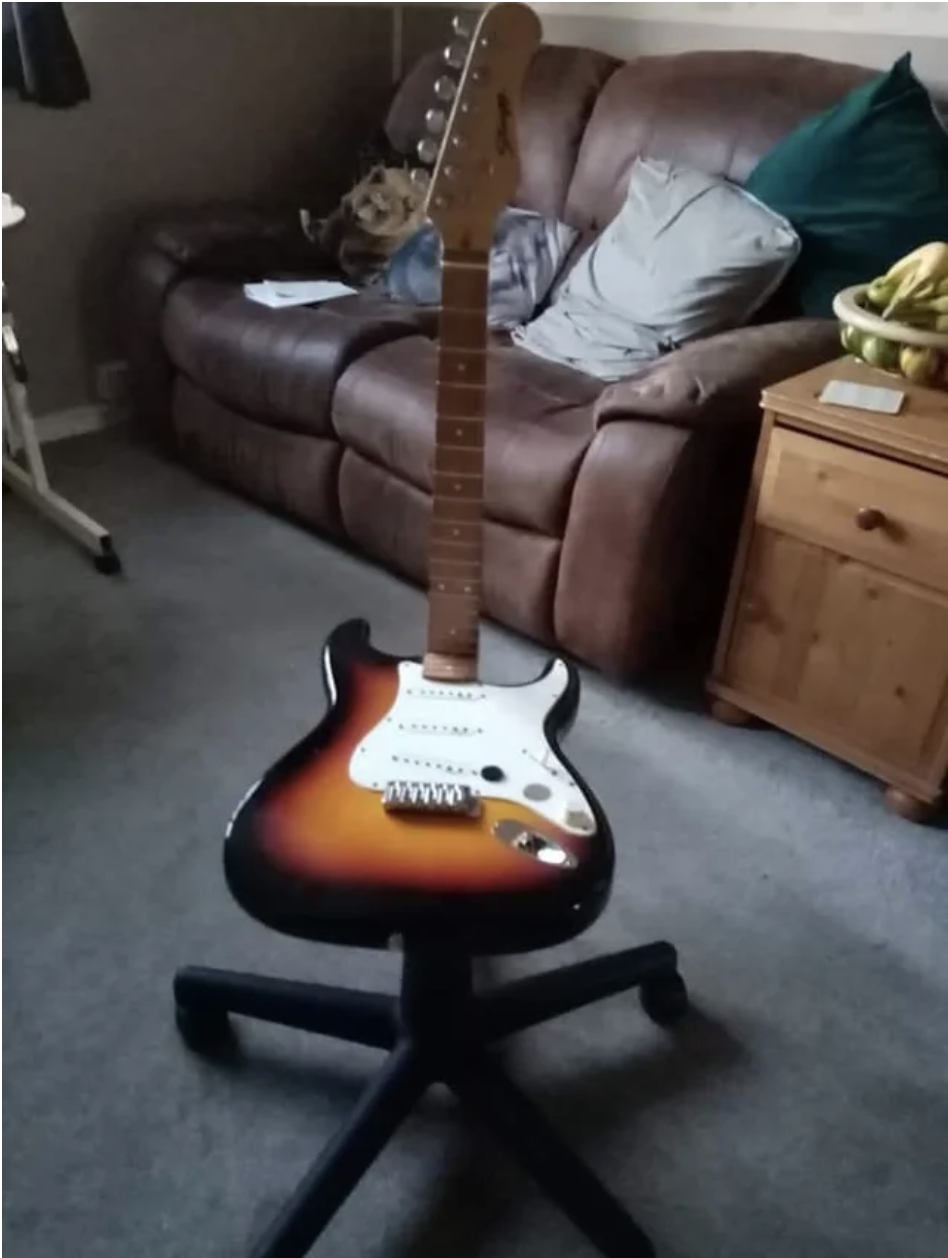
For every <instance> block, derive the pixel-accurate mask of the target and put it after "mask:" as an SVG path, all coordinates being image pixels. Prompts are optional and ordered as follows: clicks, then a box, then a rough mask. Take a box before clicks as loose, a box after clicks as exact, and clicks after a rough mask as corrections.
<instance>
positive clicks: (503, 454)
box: [333, 337, 602, 537]
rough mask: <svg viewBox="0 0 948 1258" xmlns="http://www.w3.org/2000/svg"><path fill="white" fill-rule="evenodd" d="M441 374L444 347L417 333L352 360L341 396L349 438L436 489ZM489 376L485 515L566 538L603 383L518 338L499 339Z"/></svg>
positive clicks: (336, 416)
mask: <svg viewBox="0 0 948 1258" xmlns="http://www.w3.org/2000/svg"><path fill="white" fill-rule="evenodd" d="M436 376H437V347H436V346H435V345H434V344H432V343H431V342H430V341H427V340H425V339H424V338H422V337H410V338H406V339H404V340H401V341H397V342H394V343H390V344H388V345H383V346H381V347H379V348H378V349H375V350H373V351H371V352H370V353H367V354H364V355H363V356H362V357H361V358H360V359H359V360H358V361H357V362H355V363H353V365H352V366H351V367H350V368H349V369H348V370H347V371H346V372H345V374H344V375H343V376H342V378H341V379H340V381H339V384H338V386H337V388H336V393H335V398H334V401H333V423H334V425H335V429H336V432H337V433H338V435H339V437H340V439H341V440H342V441H343V443H344V444H345V445H347V446H350V447H351V448H352V449H353V450H357V451H358V452H359V453H360V454H362V455H364V456H365V457H366V458H367V459H370V460H371V461H372V462H373V463H375V464H377V465H378V466H380V467H384V468H387V469H388V470H389V471H391V472H394V473H395V474H396V475H397V476H399V477H401V478H402V479H403V480H405V481H408V482H409V483H410V484H412V485H415V486H416V487H418V488H419V489H424V490H425V491H426V492H429V493H430V491H431V467H432V462H433V458H434V426H435V380H436ZM487 378H488V384H487V402H486V413H485V423H486V428H485V442H484V444H485V464H486V475H485V480H484V493H485V510H486V514H487V516H488V517H489V518H490V519H493V520H499V521H502V522H504V523H508V524H515V525H518V526H520V527H521V528H529V529H534V530H536V531H537V532H541V533H547V534H549V535H550V536H553V537H559V536H561V535H562V531H563V528H564V526H565V520H566V514H567V511H568V508H569V497H570V493H571V491H572V486H573V481H574V480H575V478H576V474H577V472H578V470H579V466H580V463H581V462H582V458H583V454H584V453H585V450H586V447H587V446H588V444H589V442H590V440H591V439H592V437H593V434H594V422H593V407H594V405H595V402H596V399H597V398H598V396H599V393H600V391H601V388H602V386H601V384H600V383H599V381H598V380H593V379H592V378H591V377H588V376H583V375H580V374H579V373H578V372H575V371H571V370H570V369H569V368H567V367H560V366H557V365H556V364H555V363H547V362H544V361H542V360H541V359H538V358H534V357H533V356H532V355H530V354H526V353H524V352H523V351H522V350H518V349H516V348H514V347H513V346H493V347H492V348H491V351H490V359H489V364H488V377H487Z"/></svg>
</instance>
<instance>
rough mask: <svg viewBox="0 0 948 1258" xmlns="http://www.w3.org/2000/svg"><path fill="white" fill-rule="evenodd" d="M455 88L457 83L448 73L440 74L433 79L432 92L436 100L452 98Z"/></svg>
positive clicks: (455, 91)
mask: <svg viewBox="0 0 948 1258" xmlns="http://www.w3.org/2000/svg"><path fill="white" fill-rule="evenodd" d="M457 90H458V85H457V83H455V81H454V79H452V78H451V77H450V76H449V75H447V74H442V76H441V78H440V79H435V85H434V94H435V96H437V98H438V100H444V101H449V100H454V98H455V96H456V95H457Z"/></svg>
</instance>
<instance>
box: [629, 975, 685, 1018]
mask: <svg viewBox="0 0 948 1258" xmlns="http://www.w3.org/2000/svg"><path fill="white" fill-rule="evenodd" d="M639 1000H640V1002H641V1004H642V1008H643V1009H644V1010H645V1012H646V1013H647V1014H648V1016H649V1017H650V1018H651V1019H652V1021H653V1022H654V1023H655V1024H656V1025H657V1026H674V1024H675V1023H676V1022H679V1021H681V1019H682V1018H683V1017H684V1016H685V1014H686V1013H687V1012H688V1009H689V1005H690V1002H689V1000H688V988H687V987H686V986H685V980H684V979H683V978H682V977H681V975H680V974H679V973H678V971H677V970H672V971H671V973H669V974H661V975H658V976H657V977H656V978H650V979H649V980H648V982H646V983H643V984H642V986H641V987H640V988H639Z"/></svg>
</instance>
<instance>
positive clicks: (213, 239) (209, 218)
mask: <svg viewBox="0 0 948 1258" xmlns="http://www.w3.org/2000/svg"><path fill="white" fill-rule="evenodd" d="M138 243H139V246H141V245H145V246H146V247H147V246H149V245H150V246H151V247H152V248H154V249H157V250H158V252H159V253H161V254H163V255H164V256H165V257H166V258H167V259H168V260H169V261H170V262H172V263H174V264H175V265H176V266H178V267H180V268H181V269H183V270H187V271H192V272H195V271H197V272H201V273H204V274H208V273H213V274H225V275H238V276H240V277H252V276H254V275H260V276H263V275H266V274H273V273H278V272H287V271H295V272H300V271H302V272H311V273H320V274H335V273H336V272H338V269H339V268H338V264H337V263H336V261H335V259H333V258H332V257H331V256H330V255H329V254H327V253H326V252H325V250H323V249H322V248H321V247H320V246H319V245H318V244H317V243H316V242H314V241H312V240H310V239H309V238H308V237H307V236H306V234H305V232H304V231H303V225H302V222H301V221H300V215H299V211H296V210H258V209H250V208H245V207H240V206H217V207H208V208H205V209H198V210H190V211H187V212H182V213H180V214H178V215H169V216H165V217H162V218H160V219H157V220H153V221H151V222H149V223H146V224H145V225H144V227H143V230H142V232H141V233H140V236H139V241H138Z"/></svg>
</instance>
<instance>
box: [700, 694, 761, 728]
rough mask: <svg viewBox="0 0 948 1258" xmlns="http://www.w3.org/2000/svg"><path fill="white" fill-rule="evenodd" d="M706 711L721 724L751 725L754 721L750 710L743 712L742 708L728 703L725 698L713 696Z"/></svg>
mask: <svg viewBox="0 0 948 1258" xmlns="http://www.w3.org/2000/svg"><path fill="white" fill-rule="evenodd" d="M708 711H709V712H710V713H711V715H712V716H713V717H714V719H715V720H716V721H720V722H721V723H722V724H723V725H752V724H753V721H754V718H753V716H751V714H750V712H745V711H744V709H743V708H739V707H738V706H737V705H736V704H734V703H730V702H729V701H728V700H727V699H718V698H713V699H712V700H711V703H710V706H709V708H708Z"/></svg>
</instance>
